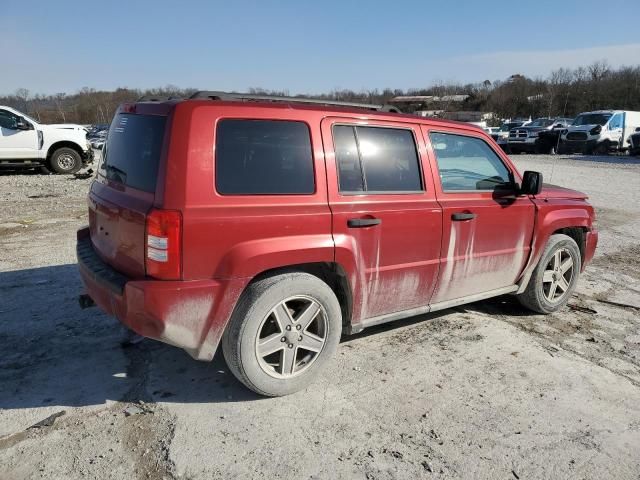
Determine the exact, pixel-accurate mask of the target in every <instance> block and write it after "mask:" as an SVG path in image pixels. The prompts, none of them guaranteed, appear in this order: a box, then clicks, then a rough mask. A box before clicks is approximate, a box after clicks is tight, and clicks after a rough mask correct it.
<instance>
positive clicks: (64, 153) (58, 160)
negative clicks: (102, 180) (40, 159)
mask: <svg viewBox="0 0 640 480" xmlns="http://www.w3.org/2000/svg"><path fill="white" fill-rule="evenodd" d="M49 165H50V166H51V170H53V171H54V172H56V173H61V174H64V173H76V172H77V171H78V170H80V168H82V157H80V154H79V153H78V152H76V151H75V150H74V149H73V148H69V147H62V148H58V149H57V150H56V151H55V152H53V154H52V155H51V159H50V160H49Z"/></svg>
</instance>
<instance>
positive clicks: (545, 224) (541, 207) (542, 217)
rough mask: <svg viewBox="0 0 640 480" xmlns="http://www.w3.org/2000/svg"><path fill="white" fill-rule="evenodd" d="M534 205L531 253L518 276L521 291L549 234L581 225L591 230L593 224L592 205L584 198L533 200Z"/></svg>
mask: <svg viewBox="0 0 640 480" xmlns="http://www.w3.org/2000/svg"><path fill="white" fill-rule="evenodd" d="M534 204H535V205H536V210H537V211H536V227H535V229H534V234H533V239H532V245H531V255H530V256H529V261H528V262H527V265H526V267H525V268H524V270H523V273H522V275H521V277H520V288H519V289H518V293H522V292H523V291H524V289H525V288H526V287H527V283H528V282H529V278H531V275H532V274H533V270H534V269H535V268H536V266H537V265H538V262H539V261H540V257H542V252H544V248H545V246H546V245H547V242H548V241H549V238H550V237H551V235H553V234H554V233H555V232H557V231H558V230H561V229H563V228H570V227H582V228H586V229H588V230H591V228H592V225H593V217H594V213H593V207H592V206H591V205H589V204H588V203H586V202H585V201H584V200H566V199H563V200H549V199H547V200H537V199H536V200H534Z"/></svg>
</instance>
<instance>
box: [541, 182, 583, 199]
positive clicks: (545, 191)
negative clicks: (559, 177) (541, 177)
mask: <svg viewBox="0 0 640 480" xmlns="http://www.w3.org/2000/svg"><path fill="white" fill-rule="evenodd" d="M537 197H538V198H556V199H563V198H564V199H574V200H584V199H586V198H587V194H586V193H582V192H579V191H578V190H572V189H570V188H565V187H559V186H558V185H552V184H550V183H544V184H543V185H542V191H541V192H540V195H537Z"/></svg>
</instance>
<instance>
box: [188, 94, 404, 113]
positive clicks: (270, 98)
mask: <svg viewBox="0 0 640 480" xmlns="http://www.w3.org/2000/svg"><path fill="white" fill-rule="evenodd" d="M198 98H200V99H207V98H208V99H210V100H221V101H234V100H241V101H258V102H289V103H310V104H315V105H335V106H338V107H354V108H364V109H366V110H375V111H378V112H390V113H402V112H401V111H400V109H399V108H398V107H394V106H393V105H387V104H384V105H375V104H370V103H356V102H340V101H337V100H320V99H317V98H305V97H283V96H278V95H258V94H253V93H232V92H219V91H207V90H202V91H199V92H196V93H194V94H193V95H191V96H190V97H189V99H192V100H193V99H198Z"/></svg>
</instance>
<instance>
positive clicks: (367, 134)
mask: <svg viewBox="0 0 640 480" xmlns="http://www.w3.org/2000/svg"><path fill="white" fill-rule="evenodd" d="M333 141H334V148H335V153H336V162H337V165H338V180H339V183H340V191H341V192H346V193H357V192H368V193H404V192H420V191H423V188H422V178H421V175H420V166H419V161H418V151H417V148H416V143H415V138H414V136H413V132H412V131H411V130H407V129H401V128H386V127H361V126H348V125H336V126H334V127H333Z"/></svg>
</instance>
